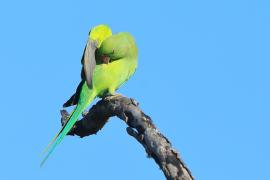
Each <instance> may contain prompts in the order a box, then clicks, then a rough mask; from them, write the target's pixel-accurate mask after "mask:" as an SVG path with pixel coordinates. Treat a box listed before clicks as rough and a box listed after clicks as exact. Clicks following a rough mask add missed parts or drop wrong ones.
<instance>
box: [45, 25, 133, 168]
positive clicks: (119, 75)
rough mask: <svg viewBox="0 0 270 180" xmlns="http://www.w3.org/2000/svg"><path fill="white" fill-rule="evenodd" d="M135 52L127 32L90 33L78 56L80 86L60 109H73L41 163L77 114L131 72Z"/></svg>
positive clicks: (105, 29) (106, 28) (111, 91)
mask: <svg viewBox="0 0 270 180" xmlns="http://www.w3.org/2000/svg"><path fill="white" fill-rule="evenodd" d="M137 63H138V50H137V47H136V44H135V41H134V39H133V37H132V36H131V35H130V34H129V33H127V32H120V33H117V34H112V31H111V29H110V27H109V26H107V25H98V26H95V27H94V28H92V29H91V30H90V33H89V37H88V42H87V44H86V47H85V49H84V53H83V56H82V65H83V67H82V72H81V78H82V80H81V82H80V84H79V85H78V87H77V90H76V93H75V94H74V95H73V96H71V98H70V99H69V100H68V101H67V102H66V103H65V104H64V105H63V106H64V107H68V106H72V105H76V107H75V108H74V110H73V112H72V113H71V115H70V117H69V119H68V120H67V122H66V123H65V125H64V126H63V127H62V128H61V130H60V131H59V132H58V133H57V134H56V136H55V137H54V138H53V140H52V142H51V143H50V144H49V145H48V147H47V148H46V149H45V152H47V154H46V156H45V158H44V159H43V161H42V162H41V165H43V164H44V163H45V161H46V160H47V159H48V157H49V156H50V154H51V153H52V152H53V150H54V149H55V147H56V146H57V145H58V144H59V143H60V142H61V141H62V140H63V138H64V137H65V136H66V135H67V133H68V132H69V131H70V129H71V128H72V127H73V125H74V124H75V122H76V121H77V119H78V118H79V116H80V115H81V113H82V112H83V111H84V110H85V109H86V108H87V107H88V106H89V105H90V103H91V102H92V101H93V100H94V99H95V98H96V97H104V96H106V95H113V94H114V93H115V90H116V89H118V88H119V87H120V86H121V85H122V84H124V83H125V82H126V81H127V80H128V79H129V78H130V77H131V76H132V75H133V73H134V72H135V70H136V68H137Z"/></svg>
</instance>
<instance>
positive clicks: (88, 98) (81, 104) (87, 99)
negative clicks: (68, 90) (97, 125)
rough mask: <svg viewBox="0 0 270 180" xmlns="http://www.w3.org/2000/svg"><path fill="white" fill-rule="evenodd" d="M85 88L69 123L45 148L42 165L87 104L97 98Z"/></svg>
mask: <svg viewBox="0 0 270 180" xmlns="http://www.w3.org/2000/svg"><path fill="white" fill-rule="evenodd" d="M86 88H87V86H85V88H83V89H82V92H81V95H80V98H82V101H81V102H79V103H78V105H77V106H76V108H75V110H74V111H73V112H72V114H71V116H70V117H69V119H68V120H67V123H66V124H65V125H64V126H63V127H62V129H61V130H60V131H59V133H58V134H57V135H56V136H55V138H54V139H53V141H52V142H51V143H50V144H49V146H48V147H47V148H46V149H45V152H48V153H47V154H46V156H45V158H44V159H43V160H42V161H41V164H40V166H43V165H44V163H45V162H46V160H47V159H48V158H49V156H50V155H51V154H52V152H53V151H54V149H55V148H56V146H57V145H58V144H59V143H60V142H61V141H62V140H63V139H64V137H65V136H66V135H67V133H68V132H69V131H70V129H71V128H72V127H73V125H74V124H75V123H76V121H77V119H78V118H79V116H80V115H81V114H82V112H83V111H84V109H86V108H87V106H88V105H89V104H90V103H91V102H92V101H93V99H94V98H95V96H96V95H95V93H94V92H93V91H91V90H90V92H89V89H86Z"/></svg>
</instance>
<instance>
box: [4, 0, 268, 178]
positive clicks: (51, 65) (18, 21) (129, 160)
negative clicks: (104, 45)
mask: <svg viewBox="0 0 270 180" xmlns="http://www.w3.org/2000/svg"><path fill="white" fill-rule="evenodd" d="M269 20H270V4H269V1H266V0H265V1H262V0H253V1H247V0H242V1H240V0H226V1H225V0H224V1H223V0H222V1H214V0H212V1H210V0H204V1H199V0H197V1H194V0H193V1H180V0H175V1H171V0H166V1H133V2H128V1H124V0H122V1H121V0H115V1H104V0H103V1H92V2H90V1H86V0H84V1H72V0H65V1H53V0H47V1H42V2H41V1H29V0H25V1H14V0H9V1H1V2H0V23H1V27H0V68H1V71H0V81H1V84H2V85H1V90H0V94H1V95H0V97H1V106H0V107H1V110H0V112H1V114H2V115H1V130H0V137H1V148H0V159H1V160H0V169H1V173H0V179H5V180H17V179H29V180H34V179H35V180H36V179H38V180H48V179H56V178H58V179H65V180H74V179H131V180H137V179H155V180H159V179H160V180H162V179H164V177H163V174H162V172H161V171H160V170H159V168H158V167H157V165H156V164H155V163H154V161H153V160H152V159H147V158H146V154H145V152H144V149H143V148H142V147H141V145H139V144H138V143H137V142H136V141H135V140H134V139H133V138H132V137H130V136H128V135H127V133H126V131H125V128H126V125H125V124H124V123H123V122H121V121H119V120H117V119H115V118H114V119H112V120H111V121H110V122H109V123H108V124H107V125H106V127H105V128H104V129H103V130H102V131H101V132H100V133H98V134H97V135H96V136H91V137H87V138H84V139H80V138H78V137H67V138H65V139H64V141H63V142H62V143H61V145H60V146H58V148H57V149H56V151H55V152H54V153H53V155H52V156H51V158H50V159H49V160H48V161H47V163H46V164H45V166H44V167H43V168H40V167H39V163H40V160H41V158H40V157H39V154H40V152H41V151H42V150H43V148H44V147H45V146H46V145H47V144H48V142H49V141H50V140H51V139H52V137H53V136H54V135H55V133H56V132H57V131H58V130H59V128H60V122H59V120H60V115H59V110H60V108H61V105H62V104H63V102H64V101H65V100H67V98H69V97H70V95H71V94H72V93H73V92H74V91H75V89H76V86H77V84H78V83H79V80H80V69H81V64H80V58H81V55H82V52H83V48H84V46H85V43H86V39H87V34H88V31H89V29H90V28H91V27H92V26H94V25H97V24H100V23H107V24H109V25H110V26H111V28H112V29H113V32H119V31H128V32H130V33H132V34H133V35H134V37H135V39H136V41H137V44H138V48H139V67H138V69H137V71H136V73H135V75H134V76H133V77H132V78H131V79H130V81H128V82H127V83H126V84H125V85H124V86H123V87H122V88H121V89H120V90H119V91H118V92H119V93H122V94H125V95H127V96H130V97H133V98H135V99H137V100H138V101H139V102H140V106H141V108H142V109H143V110H144V111H145V112H146V113H147V114H148V115H150V116H151V117H152V118H153V120H154V122H155V124H156V125H157V127H158V128H159V129H160V131H161V132H162V133H164V135H166V136H167V137H168V138H169V139H170V140H171V142H172V144H173V146H174V147H175V148H176V149H178V150H179V151H180V152H181V156H182V158H183V159H184V161H185V162H186V164H187V166H188V167H189V168H190V169H191V171H192V173H193V175H194V176H195V177H196V179H199V180H201V179H202V180H217V179H218V180H228V179H270V175H269V172H268V170H269V161H270V155H269V152H270V144H269V137H270V131H269V128H270V121H269V120H270V80H269V78H270V71H269V67H270V51H269V48H270V35H269V34H270V24H269V22H270V21H269ZM134 169H136V170H134Z"/></svg>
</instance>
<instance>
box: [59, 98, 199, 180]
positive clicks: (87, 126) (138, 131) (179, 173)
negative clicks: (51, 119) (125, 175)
mask: <svg viewBox="0 0 270 180" xmlns="http://www.w3.org/2000/svg"><path fill="white" fill-rule="evenodd" d="M61 115H62V119H61V122H62V125H63V124H64V123H65V122H66V120H67V118H68V116H69V114H68V113H67V112H66V111H65V110H62V111H61ZM112 116H117V117H119V118H120V119H122V120H124V122H126V124H127V125H128V127H127V133H128V134H129V135H131V136H132V137H134V138H135V139H136V140H137V141H138V142H139V143H140V144H142V145H143V147H144V148H145V151H146V153H147V155H148V156H149V157H152V158H153V159H154V160H155V162H156V163H157V164H158V165H159V167H160V169H161V170H162V171H163V173H164V175H165V176H166V178H167V179H168V180H193V179H194V178H193V177H192V175H191V172H190V171H189V169H188V168H187V167H186V166H185V164H184V162H183V161H182V159H181V158H180V155H179V153H178V152H177V151H176V150H175V149H173V148H172V146H171V143H170V141H169V140H168V139H167V138H166V137H165V136H164V135H162V134H161V133H160V132H159V130H158V129H157V128H156V126H155V125H154V124H153V122H152V120H151V118H150V117H149V116H147V115H146V114H144V112H143V111H142V110H141V109H140V108H139V106H138V103H137V102H136V101H135V100H134V99H130V98H127V97H124V96H121V95H116V96H108V97H106V98H104V99H102V100H100V101H99V102H98V103H97V104H96V105H94V106H93V107H92V108H91V109H90V110H89V112H87V113H84V114H83V118H82V119H81V120H79V121H77V122H76V124H75V125H74V127H73V128H72V130H71V131H70V132H69V135H78V136H80V137H81V138H82V137H85V136H89V135H92V134H96V133H97V132H98V131H99V130H101V129H102V127H103V126H104V125H105V124H106V122H107V121H108V120H109V118H110V117H112Z"/></svg>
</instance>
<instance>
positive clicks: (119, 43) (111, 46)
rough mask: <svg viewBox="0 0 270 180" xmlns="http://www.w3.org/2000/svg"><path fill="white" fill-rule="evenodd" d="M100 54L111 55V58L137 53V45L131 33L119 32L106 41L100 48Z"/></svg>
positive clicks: (103, 55)
mask: <svg viewBox="0 0 270 180" xmlns="http://www.w3.org/2000/svg"><path fill="white" fill-rule="evenodd" d="M98 55H99V56H100V57H101V56H102V57H109V58H110V59H111V60H116V59H121V58H124V57H128V56H129V57H130V56H131V55H137V47H136V45H135V41H134V39H133V37H132V36H131V34H129V33H127V32H121V33H117V34H115V35H113V36H111V37H109V38H107V39H106V40H105V41H103V43H102V45H101V47H100V48H99V49H98Z"/></svg>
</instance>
